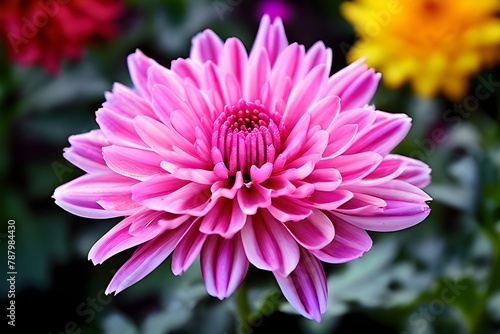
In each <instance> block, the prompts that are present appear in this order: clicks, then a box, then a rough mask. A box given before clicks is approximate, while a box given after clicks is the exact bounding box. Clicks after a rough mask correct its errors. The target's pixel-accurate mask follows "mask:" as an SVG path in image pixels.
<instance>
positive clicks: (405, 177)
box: [386, 154, 431, 188]
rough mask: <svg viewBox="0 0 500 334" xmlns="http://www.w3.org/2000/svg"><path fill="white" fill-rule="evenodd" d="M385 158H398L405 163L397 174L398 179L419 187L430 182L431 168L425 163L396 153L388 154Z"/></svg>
mask: <svg viewBox="0 0 500 334" xmlns="http://www.w3.org/2000/svg"><path fill="white" fill-rule="evenodd" d="M386 159H390V160H399V161H403V162H404V163H405V164H406V168H405V169H404V171H403V172H402V173H401V174H399V175H398V176H397V179H398V180H401V181H404V182H408V183H410V184H412V185H414V186H416V187H419V188H424V187H425V186H427V185H428V184H429V183H430V182H431V176H430V173H431V168H430V167H429V166H428V165H427V164H426V163H423V162H422V161H419V160H415V159H412V158H408V157H404V156H400V155H396V154H389V155H388V156H387V157H386Z"/></svg>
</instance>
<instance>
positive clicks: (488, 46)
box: [341, 0, 500, 100]
mask: <svg viewBox="0 0 500 334" xmlns="http://www.w3.org/2000/svg"><path fill="white" fill-rule="evenodd" d="M341 10H342V14H343V15H344V17H345V18H346V19H347V20H348V21H350V22H351V23H352V24H353V25H354V27H355V30H356V32H357V34H358V35H359V40H358V41H357V42H356V43H355V45H354V46H353V47H352V48H351V50H350V51H349V54H348V56H347V57H348V60H349V62H352V61H354V60H356V59H358V58H360V57H363V56H365V57H367V64H368V65H369V66H372V67H374V68H376V69H377V70H379V71H380V72H382V74H383V76H382V77H383V80H384V83H385V84H386V85H387V86H388V87H391V88H396V87H399V86H401V85H402V84H404V83H405V82H407V81H410V82H411V84H412V87H413V89H414V91H415V92H416V93H417V94H418V95H420V96H423V97H433V96H436V95H437V94H439V93H440V92H442V93H444V94H445V95H446V96H447V97H449V98H450V99H453V100H458V99H460V98H462V97H463V96H464V95H465V94H466V92H467V90H468V85H469V78H470V77H471V76H472V75H475V74H477V73H478V72H479V71H480V70H481V68H483V67H487V66H493V65H495V63H497V62H498V61H499V60H500V16H499V13H500V0H387V1H383V0H355V1H352V2H344V3H343V4H342V7H341Z"/></svg>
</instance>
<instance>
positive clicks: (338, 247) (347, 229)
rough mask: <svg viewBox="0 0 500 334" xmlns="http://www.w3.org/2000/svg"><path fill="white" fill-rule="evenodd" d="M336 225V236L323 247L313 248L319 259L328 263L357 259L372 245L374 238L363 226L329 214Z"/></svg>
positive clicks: (313, 252)
mask: <svg viewBox="0 0 500 334" xmlns="http://www.w3.org/2000/svg"><path fill="white" fill-rule="evenodd" d="M327 215H328V216H329V217H330V218H331V219H332V221H333V222H334V225H335V238H334V239H333V241H332V242H331V243H330V244H328V245H326V246H325V247H324V248H322V249H315V250H311V253H312V254H313V255H314V256H316V257H317V258H318V259H319V260H321V261H324V262H328V263H344V262H347V261H351V260H354V259H357V258H359V257H361V256H362V255H363V253H365V252H367V251H368V250H369V249H370V248H371V247H372V239H371V238H370V236H369V235H368V233H366V231H365V230H364V229H362V228H359V227H356V226H354V225H351V224H349V223H348V222H346V221H345V220H342V219H340V218H338V217H335V216H334V215H332V214H327Z"/></svg>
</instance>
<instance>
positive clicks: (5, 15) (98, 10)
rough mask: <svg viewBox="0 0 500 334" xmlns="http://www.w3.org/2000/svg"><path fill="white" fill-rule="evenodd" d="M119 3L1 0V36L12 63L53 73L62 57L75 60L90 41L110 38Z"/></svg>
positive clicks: (114, 0)
mask: <svg viewBox="0 0 500 334" xmlns="http://www.w3.org/2000/svg"><path fill="white" fill-rule="evenodd" d="M121 12H122V4H121V1H120V0H86V1H81V0H72V1H69V0H47V1H41V0H40V1H38V0H37V1H35V0H24V1H19V0H4V1H2V2H1V3H0V36H1V39H2V40H3V43H4V44H5V46H6V48H7V51H8V53H9V56H10V58H11V59H12V60H14V61H16V62H17V63H19V64H21V65H24V66H31V65H34V64H37V65H41V66H43V67H44V68H45V69H46V70H47V71H48V72H49V73H51V74H55V73H56V72H57V71H58V70H59V67H60V62H61V60H62V59H63V58H69V59H73V60H74V59H78V58H80V57H81V54H82V52H83V49H84V47H85V45H87V44H88V43H89V42H90V41H91V40H92V39H94V38H96V37H99V38H110V37H112V36H113V35H114V34H115V32H116V28H117V27H116V19H117V17H118V15H119V14H121Z"/></svg>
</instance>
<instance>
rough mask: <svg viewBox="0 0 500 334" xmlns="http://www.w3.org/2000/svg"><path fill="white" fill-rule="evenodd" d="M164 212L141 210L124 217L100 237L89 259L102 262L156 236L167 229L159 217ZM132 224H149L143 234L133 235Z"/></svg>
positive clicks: (96, 262)
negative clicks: (162, 225)
mask: <svg viewBox="0 0 500 334" xmlns="http://www.w3.org/2000/svg"><path fill="white" fill-rule="evenodd" d="M161 215H162V212H158V211H149V210H146V211H144V210H141V211H139V212H137V213H134V214H132V215H131V216H129V217H127V218H125V219H123V220H122V221H121V222H119V223H118V224H117V225H115V226H114V227H113V228H112V229H111V230H109V231H108V233H106V234H105V235H104V236H103V237H102V238H101V239H99V240H98V241H97V242H96V243H95V244H94V246H92V248H91V249H90V252H89V256H88V257H89V260H92V262H93V263H94V264H100V263H103V262H104V261H106V260H107V259H108V258H110V257H111V256H113V255H115V254H117V253H119V252H121V251H123V250H125V249H128V248H131V247H134V246H137V245H139V244H142V243H144V242H147V241H149V240H151V239H152V238H154V237H156V236H157V235H158V234H159V233H160V232H162V231H163V230H165V229H164V228H162V227H161V226H160V225H159V224H158V219H159V218H160V217H161ZM132 224H140V225H142V226H144V225H146V224H147V228H146V229H144V228H143V232H146V233H141V235H133V234H131V233H130V232H129V230H130V226H131V225H132Z"/></svg>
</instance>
